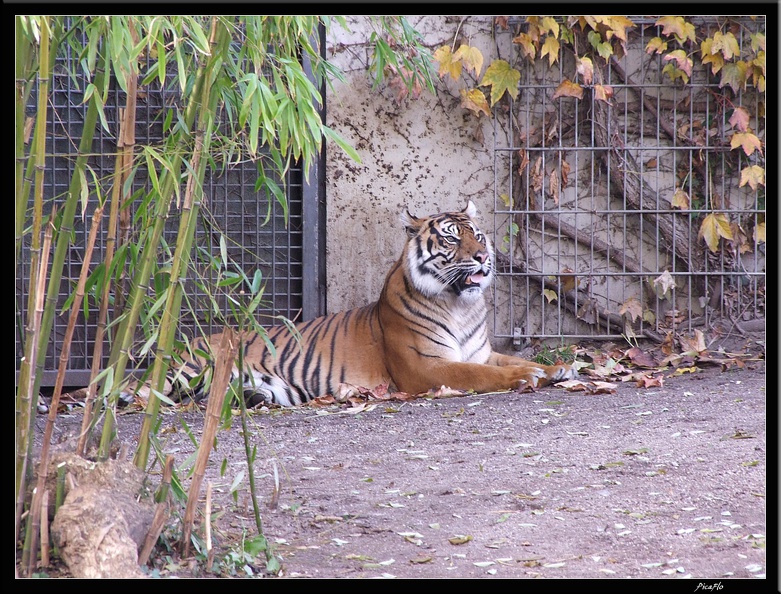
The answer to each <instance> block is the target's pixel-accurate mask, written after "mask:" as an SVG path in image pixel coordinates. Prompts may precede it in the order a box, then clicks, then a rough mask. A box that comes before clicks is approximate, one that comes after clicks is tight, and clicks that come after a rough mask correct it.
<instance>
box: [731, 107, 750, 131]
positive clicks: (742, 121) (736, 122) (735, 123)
mask: <svg viewBox="0 0 781 594" xmlns="http://www.w3.org/2000/svg"><path fill="white" fill-rule="evenodd" d="M748 122H749V114H748V110H747V109H746V108H745V107H736V108H735V111H733V112H732V115H731V116H730V118H729V123H730V126H732V127H733V128H737V129H738V130H740V131H741V132H745V131H746V130H748Z"/></svg>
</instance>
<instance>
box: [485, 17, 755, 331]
mask: <svg viewBox="0 0 781 594" xmlns="http://www.w3.org/2000/svg"><path fill="white" fill-rule="evenodd" d="M630 18H631V19H632V21H633V22H634V23H635V24H637V25H638V26H637V28H636V29H633V30H632V33H631V34H630V37H629V41H628V47H627V49H628V52H627V55H626V57H625V58H622V59H621V60H618V61H614V62H612V63H611V64H610V65H609V66H607V67H606V68H605V69H604V71H600V72H599V73H598V72H596V71H597V68H596V60H595V80H594V83H595V84H597V83H601V84H604V85H609V86H610V88H611V89H612V91H613V96H612V98H611V99H610V107H608V106H607V104H606V103H605V102H600V101H599V100H596V99H595V98H594V97H588V96H586V97H584V100H578V99H575V98H570V97H566V98H557V99H553V95H554V93H555V91H556V89H557V88H558V87H559V85H560V84H561V82H562V81H564V80H565V79H567V80H570V81H571V80H575V79H576V75H575V61H574V57H573V56H572V54H571V53H570V54H569V55H567V54H565V52H562V53H561V56H562V57H561V59H560V60H559V62H558V63H557V64H556V65H554V66H553V67H552V68H548V67H547V64H546V65H545V67H540V66H539V65H530V64H529V62H528V61H526V60H524V61H523V63H522V64H521V65H519V66H518V67H519V69H520V70H521V76H522V78H521V84H520V87H521V91H520V94H519V96H518V97H517V99H516V100H515V101H514V102H512V105H511V108H510V109H509V110H507V111H506V113H504V114H502V115H497V116H496V119H495V125H496V126H497V131H499V130H500V129H501V131H502V132H503V133H497V134H496V135H495V139H496V141H495V142H496V144H495V146H494V164H495V165H494V168H495V172H496V174H495V180H496V182H495V198H494V207H495V208H494V210H495V229H496V232H495V236H494V243H495V246H496V247H497V251H498V252H499V253H498V260H499V272H498V276H497V282H496V288H495V311H494V324H495V335H496V336H497V337H499V338H512V339H513V340H514V341H515V343H516V345H520V344H521V343H523V342H524V341H525V340H526V339H528V338H530V337H537V338H555V339H560V338H561V337H567V338H572V339H578V338H594V339H616V338H621V337H622V335H626V334H627V333H630V334H634V335H636V336H648V337H654V338H657V339H658V338H659V337H661V336H664V335H665V334H666V333H667V332H668V331H670V330H680V331H683V332H691V331H692V330H693V329H694V328H695V327H702V326H706V327H709V328H714V329H716V330H717V332H721V333H729V332H734V331H735V324H736V323H737V322H738V321H740V320H753V319H764V315H765V246H764V243H759V244H755V243H753V242H752V239H751V233H752V230H753V229H755V228H756V227H757V225H758V224H759V223H760V222H762V221H764V215H765V202H764V200H765V198H764V189H763V188H762V187H761V186H760V187H758V188H757V190H756V191H753V190H751V189H750V188H748V187H747V186H746V187H738V184H737V183H735V180H736V179H739V178H740V176H739V172H740V170H741V169H742V168H744V167H746V166H747V165H750V164H757V163H758V164H760V165H762V166H764V156H762V157H760V155H759V154H755V155H753V156H752V157H747V156H746V155H745V154H743V153H742V151H732V150H730V136H731V134H732V132H734V130H732V129H731V125H730V124H729V122H728V120H729V115H728V114H729V113H730V109H731V108H732V107H736V106H740V105H744V106H746V107H747V109H748V111H749V112H750V113H751V114H752V115H753V118H752V122H751V126H752V128H753V129H754V130H755V133H756V134H757V135H759V136H760V138H761V137H763V136H764V133H765V118H764V105H763V104H762V103H761V101H762V100H761V98H760V96H759V94H758V93H756V92H755V91H753V90H752V89H751V85H749V88H748V89H747V90H742V91H741V92H739V93H738V94H737V95H735V96H732V95H729V97H730V100H731V101H732V102H733V105H725V103H724V99H723V95H724V93H723V91H722V89H720V88H719V78H718V77H715V76H712V75H711V72H710V68H708V67H706V68H703V67H701V66H699V67H698V66H697V64H696V62H697V60H695V68H694V71H693V72H692V76H691V80H690V81H689V82H688V84H681V82H680V81H678V82H677V84H672V83H671V82H670V80H669V78H668V77H667V76H666V75H665V74H664V73H663V72H662V71H663V68H664V66H665V64H667V62H664V61H663V59H662V56H661V55H649V54H646V52H645V48H646V45H647V44H648V42H649V40H650V39H651V38H653V37H656V36H660V35H661V28H658V27H656V26H655V24H654V23H655V19H653V18H648V17H630ZM522 20H523V19H521V22H522ZM693 21H694V24H695V26H696V27H697V31H698V39H701V38H702V36H703V35H704V34H706V33H707V34H708V35H712V34H713V32H714V31H717V30H720V29H719V28H720V27H724V23H725V18H719V17H700V18H696V19H693ZM730 22H734V23H736V26H735V27H734V29H735V30H737V31H738V32H739V33H738V34H737V39H738V42H739V43H740V46H741V48H742V50H743V51H744V52H746V53H748V48H749V47H750V45H751V41H750V38H749V35H750V34H751V33H754V32H757V31H759V32H762V33H764V31H765V19H764V17H762V16H760V17H756V18H748V17H745V18H735V19H731V21H730ZM517 23H518V21H516V24H517ZM497 34H499V32H498V31H497ZM696 49H697V50H699V44H697V47H696ZM599 75H604V76H605V78H604V79H602V80H598V79H597V76H599ZM585 92H586V93H592V92H593V89H592V88H588V87H586V89H585ZM757 114H759V117H757ZM504 138H508V139H509V142H506V143H505V142H504V141H503V140H500V139H504ZM736 171H737V172H738V174H737V177H736V174H735V172H736ZM706 178H708V179H707V180H706ZM677 189H681V190H683V191H684V192H685V193H686V194H687V195H688V196H689V197H690V198H691V203H690V205H689V208H684V209H681V208H674V207H673V206H672V204H671V198H672V196H673V195H674V194H675V192H676V190H677ZM709 213H727V215H728V217H729V220H730V221H731V222H732V223H735V224H736V225H737V226H738V227H736V229H737V228H740V229H741V230H742V231H743V232H745V233H746V234H747V235H748V236H749V237H748V242H747V244H748V245H751V246H752V249H751V250H749V251H744V252H742V253H739V252H740V251H741V250H740V249H737V250H736V249H734V248H733V245H734V244H727V243H726V242H722V245H721V248H720V250H719V251H718V252H717V253H712V252H710V251H709V250H708V249H707V248H706V246H705V243H704V242H703V241H702V240H701V239H699V238H698V234H699V230H700V227H701V224H702V221H703V217H705V216H706V215H707V214H709ZM667 275H669V276H667ZM665 283H672V286H671V288H670V289H669V292H668V293H667V294H665V295H664V297H663V298H661V297H660V296H659V293H658V291H659V290H660V288H661V287H663V286H665ZM632 307H639V310H637V311H640V317H639V318H634V319H633V320H631V321H630V322H629V323H628V320H629V318H631V317H632V316H631V315H630V314H628V313H627V311H629V309H628V308H632Z"/></svg>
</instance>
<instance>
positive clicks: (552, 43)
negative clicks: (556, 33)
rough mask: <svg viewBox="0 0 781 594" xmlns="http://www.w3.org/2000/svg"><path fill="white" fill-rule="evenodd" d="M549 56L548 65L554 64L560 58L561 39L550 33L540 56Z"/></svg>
mask: <svg viewBox="0 0 781 594" xmlns="http://www.w3.org/2000/svg"><path fill="white" fill-rule="evenodd" d="M545 56H548V65H549V66H553V64H554V63H555V62H556V60H558V59H559V40H558V39H556V38H555V37H553V36H552V35H548V36H547V37H546V38H545V43H543V44H542V50H541V51H540V58H544V57H545Z"/></svg>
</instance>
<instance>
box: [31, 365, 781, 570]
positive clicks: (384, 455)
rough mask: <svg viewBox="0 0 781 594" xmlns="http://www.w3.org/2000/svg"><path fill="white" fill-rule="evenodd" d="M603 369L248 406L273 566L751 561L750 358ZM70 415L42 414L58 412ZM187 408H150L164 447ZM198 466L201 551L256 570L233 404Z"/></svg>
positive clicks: (754, 531)
mask: <svg viewBox="0 0 781 594" xmlns="http://www.w3.org/2000/svg"><path fill="white" fill-rule="evenodd" d="M615 388H616V391H615V392H614V393H602V394H587V393H584V392H568V391H566V390H564V389H562V388H558V387H547V388H543V389H540V390H538V391H536V392H533V393H521V394H518V393H507V394H493V395H480V396H462V397H451V398H442V399H434V400H428V399H420V400H415V401H410V402H382V403H372V404H369V405H368V406H365V407H363V408H359V410H356V409H354V408H350V407H347V406H346V405H333V406H329V407H323V408H309V407H303V408H298V409H285V410H270V411H268V410H266V411H261V412H257V413H255V414H253V415H251V420H250V422H251V427H252V428H251V432H252V441H253V443H254V444H256V445H257V459H256V462H255V472H256V475H257V482H256V489H255V490H256V493H257V495H258V497H259V501H260V511H261V515H262V520H263V530H264V533H265V535H266V537H267V539H268V540H269V542H270V543H272V545H273V551H274V554H275V555H276V556H277V557H278V558H279V559H280V561H281V568H282V569H281V572H280V575H281V576H283V577H300V578H377V577H397V578H491V577H495V578H535V577H546V578H665V579H675V578H692V579H695V580H698V579H716V580H725V579H730V578H744V579H756V578H765V577H766V572H767V558H766V546H765V543H766V534H767V525H766V503H767V495H766V487H767V481H766V453H767V448H766V443H767V442H766V398H767V394H766V375H765V363H764V361H755V362H752V363H749V364H747V365H746V366H745V367H744V368H743V369H732V370H729V371H721V370H720V369H719V368H718V367H716V366H709V367H705V368H698V369H697V370H696V371H695V372H694V373H682V374H679V375H676V374H673V373H672V372H671V373H669V374H665V380H664V385H663V386H661V387H652V388H639V387H637V385H635V384H634V383H632V382H626V383H617V384H615ZM80 422H81V415H80V413H78V412H74V413H67V414H64V415H60V417H58V422H57V429H56V432H57V434H58V435H60V436H63V435H66V434H68V433H69V432H72V431H73V430H74V428H75V427H77V426H78V424H79V423H80ZM140 423H141V414H138V413H129V414H123V415H121V416H120V417H119V422H118V428H119V437H120V439H121V440H123V441H126V442H129V443H131V444H133V443H134V440H135V438H136V435H137V431H138V427H139V426H140ZM39 425H40V427H41V428H42V427H43V417H42V418H41V421H40V423H39ZM202 425H203V412H202V411H199V410H197V409H195V410H193V409H190V410H186V411H184V410H169V411H167V412H166V413H165V414H164V415H163V427H162V428H161V431H160V439H161V445H162V448H163V450H164V451H165V452H168V453H172V454H174V455H175V457H176V461H177V466H179V465H181V464H183V463H184V461H185V460H186V459H187V458H188V457H189V456H190V455H191V454H192V452H193V451H194V446H193V443H192V440H191V438H190V437H189V436H188V430H186V429H185V428H186V427H187V428H189V430H191V431H192V434H193V435H195V436H196V437H197V436H198V435H200V431H201V429H202ZM275 472H276V475H277V477H278V482H279V491H278V497H276V501H274V499H275V497H274V495H275V478H274V476H275ZM207 480H209V481H211V482H212V487H213V513H214V518H215V519H214V523H213V539H214V543H215V544H214V546H215V559H216V560H217V563H216V564H215V567H216V568H217V569H218V571H219V572H220V573H221V574H222V575H236V576H238V577H243V576H249V575H253V576H260V575H263V574H264V567H265V559H264V557H263V555H262V554H260V555H258V556H255V557H252V556H251V555H246V556H242V555H240V554H239V553H240V551H241V550H242V539H243V538H251V537H252V536H253V535H254V534H255V532H254V520H253V516H252V507H251V502H250V498H249V491H248V482H247V473H246V458H245V455H244V445H243V441H242V437H241V431H240V428H239V423H238V419H237V420H235V423H234V426H233V428H232V429H230V430H227V431H221V432H220V433H219V434H218V444H217V450H216V452H213V454H212V456H211V460H210V463H209V468H208V470H207ZM771 496H772V494H771ZM773 501H774V503H773V505H775V500H773ZM158 548H160V547H158ZM245 548H246V547H245ZM150 565H152V566H154V567H155V568H156V571H154V575H159V576H162V577H166V576H177V577H209V576H214V575H215V574H211V573H209V572H205V571H204V564H203V563H194V562H189V563H188V562H187V560H181V559H179V558H178V557H177V556H176V555H175V554H173V553H170V554H167V553H165V552H164V551H162V550H158V551H157V552H156V553H155V554H154V555H153V560H152V562H150ZM771 565H773V562H772V561H771ZM774 571H775V570H773V569H771V577H772V576H773V572H774Z"/></svg>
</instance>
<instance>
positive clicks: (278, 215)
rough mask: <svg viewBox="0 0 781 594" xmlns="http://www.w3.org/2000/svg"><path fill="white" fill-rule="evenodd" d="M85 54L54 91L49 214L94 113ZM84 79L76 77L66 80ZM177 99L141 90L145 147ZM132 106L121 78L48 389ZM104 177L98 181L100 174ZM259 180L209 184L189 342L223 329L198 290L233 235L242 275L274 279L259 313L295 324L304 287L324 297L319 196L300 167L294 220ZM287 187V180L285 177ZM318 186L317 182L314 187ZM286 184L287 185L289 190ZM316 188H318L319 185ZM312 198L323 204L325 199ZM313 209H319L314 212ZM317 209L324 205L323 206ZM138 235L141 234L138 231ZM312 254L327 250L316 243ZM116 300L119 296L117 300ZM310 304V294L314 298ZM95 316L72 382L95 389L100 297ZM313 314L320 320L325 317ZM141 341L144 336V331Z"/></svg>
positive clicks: (76, 238)
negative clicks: (312, 257) (123, 118)
mask: <svg viewBox="0 0 781 594" xmlns="http://www.w3.org/2000/svg"><path fill="white" fill-rule="evenodd" d="M77 60H78V58H77V56H75V55H73V54H72V53H68V54H67V55H64V56H62V57H60V58H58V60H57V62H56V65H55V69H54V74H53V80H52V86H51V99H50V109H49V121H48V130H47V146H46V150H47V155H48V156H47V162H46V171H45V181H44V200H45V201H46V207H45V209H44V210H45V211H46V212H48V211H50V210H51V205H52V203H53V204H55V205H60V204H62V203H63V202H64V199H65V196H66V195H67V192H68V188H69V184H70V181H71V177H72V175H73V170H74V163H75V159H76V155H77V145H78V142H79V139H80V138H81V131H82V126H83V121H84V116H85V113H86V106H85V105H83V104H82V99H83V90H84V88H85V86H86V84H87V81H86V80H85V79H84V78H83V77H82V76H81V75H80V74H79V68H78V67H77ZM68 71H71V72H76V73H77V75H76V76H75V78H72V77H71V76H70V75H68V74H67V72H68ZM176 101H178V93H177V89H176V87H175V86H172V87H171V88H155V87H154V85H151V86H150V87H144V89H143V92H142V93H139V99H138V105H137V111H136V124H135V135H136V144H137V146H138V145H152V146H159V145H160V144H161V142H162V138H163V121H164V118H165V114H166V110H167V109H168V108H170V107H172V106H173V105H174V104H175V102H176ZM35 102H36V93H35V91H34V92H33V93H32V96H31V99H30V102H29V103H28V110H29V112H30V113H32V112H34V110H35ZM124 105H125V99H124V93H123V91H122V90H121V89H119V86H118V85H116V84H115V83H114V81H112V91H111V95H110V97H109V100H108V101H106V105H105V109H104V112H105V115H106V124H107V126H108V129H109V131H106V130H105V129H104V128H103V126H101V125H99V126H98V131H97V132H96V137H95V140H94V143H93V154H92V155H91V156H90V157H89V161H88V167H89V169H90V173H88V181H89V186H90V191H91V192H92V194H91V196H90V200H89V203H88V207H87V210H86V212H85V213H84V215H83V216H77V219H76V221H75V227H74V230H73V233H72V242H71V246H70V248H69V252H68V254H67V257H66V261H65V270H64V271H63V281H62V283H61V287H60V292H59V298H58V314H59V315H56V316H55V319H54V325H53V328H52V333H51V338H50V341H49V345H48V350H47V356H46V363H45V372H44V377H43V379H42V385H44V386H47V385H49V386H50V385H53V384H54V380H55V377H56V376H55V373H56V371H55V370H56V367H57V364H58V357H59V353H60V348H61V341H62V338H63V336H64V334H65V329H66V326H67V320H68V316H69V312H68V311H62V306H63V304H65V301H66V299H67V298H68V296H69V295H70V294H71V292H72V291H73V290H74V289H75V286H76V282H77V280H78V277H79V274H80V270H81V264H82V261H83V259H84V253H85V247H86V240H87V235H88V233H89V227H90V224H91V218H92V213H93V211H94V208H95V206H96V203H97V200H96V199H95V198H96V196H95V193H94V192H95V188H96V187H102V188H103V190H101V191H103V192H105V191H107V190H106V188H109V187H110V179H111V176H112V174H113V170H114V166H115V154H116V152H117V144H116V133H117V131H118V130H119V114H118V107H119V106H124ZM93 175H94V176H95V178H96V179H98V180H100V183H99V184H95V183H93V179H94V178H93V177H92V176H93ZM256 180H257V165H256V164H255V163H252V162H250V161H248V160H247V161H243V162H240V163H238V164H232V165H230V166H228V167H227V168H226V169H225V170H224V171H223V170H219V171H216V172H215V171H212V170H211V169H208V168H207V173H206V178H205V180H204V201H203V203H202V206H201V213H200V218H199V221H198V229H197V231H196V237H195V240H194V251H193V255H192V258H193V262H194V270H193V271H191V272H190V273H189V274H188V277H187V281H186V284H185V294H186V302H185V304H183V308H182V317H181V319H180V323H179V332H180V335H181V334H184V335H187V336H188V337H193V336H197V335H200V334H201V333H202V332H213V331H216V330H217V329H218V327H217V326H216V319H215V316H214V313H213V306H212V303H211V301H210V299H209V298H208V297H207V295H206V294H205V293H204V291H202V290H201V288H200V287H199V286H198V282H197V279H198V277H199V276H202V279H203V282H204V283H205V284H207V285H208V284H212V286H213V282H214V281H216V278H212V277H210V276H209V275H214V272H213V271H210V269H209V268H208V267H207V266H205V265H204V262H206V261H207V260H208V258H209V257H216V258H219V257H220V235H221V234H222V235H224V236H225V237H226V238H227V242H226V246H227V253H228V256H229V258H230V259H231V260H232V261H233V263H234V264H235V266H236V268H237V269H238V268H241V269H242V270H243V271H244V272H245V273H246V274H248V275H249V277H250V278H252V274H253V273H254V271H255V270H256V269H260V271H261V272H262V275H263V280H264V282H265V292H264V301H263V303H262V304H261V306H260V307H259V309H258V310H257V311H256V315H257V317H258V318H259V320H260V321H261V323H263V324H264V325H271V324H274V323H277V320H276V319H275V316H285V317H287V318H289V319H297V318H298V319H300V317H301V309H302V303H303V301H304V293H305V290H307V289H305V286H306V287H309V289H308V290H310V291H315V292H317V291H320V290H322V287H321V286H320V283H321V282H322V279H321V278H320V277H319V276H318V275H317V274H316V273H311V274H310V275H309V276H310V278H309V279H308V280H307V281H305V279H304V261H305V259H306V257H307V256H305V255H304V236H305V235H307V236H309V237H313V236H317V235H318V234H319V233H320V230H319V229H318V228H315V227H316V226H317V225H319V224H320V222H319V220H318V217H317V216H309V217H308V218H307V223H306V225H305V217H304V211H305V206H304V196H305V194H307V193H308V194H310V195H312V192H311V191H306V192H305V187H306V188H309V187H311V186H307V185H306V184H305V182H304V179H303V173H302V170H301V168H300V167H298V166H294V167H293V168H291V169H290V171H289V173H288V175H287V179H286V180H285V184H284V187H285V191H286V196H287V202H288V209H289V210H288V219H287V222H286V221H285V213H284V212H283V210H282V208H281V206H280V205H279V204H278V203H277V201H276V200H275V198H274V197H273V196H267V195H266V193H265V192H264V191H260V192H259V191H256V190H255V182H256ZM277 181H278V182H279V180H277ZM314 183H315V184H316V180H315V182H314ZM148 184H149V182H148V181H147V175H146V169H145V167H144V166H143V165H140V166H139V169H138V172H137V173H136V175H135V177H134V180H133V186H132V190H131V192H134V193H135V192H138V193H139V195H141V194H143V193H144V192H143V190H146V189H148ZM280 185H282V184H281V183H280ZM315 187H316V186H315ZM310 200H315V201H316V200H317V195H316V193H315V194H314V195H313V197H312V198H310ZM138 208H140V203H139V200H136V201H135V202H134V203H133V204H132V205H131V207H130V208H129V211H128V213H129V215H130V220H131V221H134V220H135V218H134V217H135V215H136V212H137V209H138ZM308 208H310V209H311V208H312V207H311V206H309V207H308ZM315 208H317V206H316V202H315ZM107 222H108V216H107V213H106V215H105V216H104V217H103V228H102V229H101V230H100V231H99V233H98V238H97V242H96V245H95V251H94V253H93V256H92V261H93V265H92V268H93V269H94V267H95V266H97V265H98V263H100V262H102V261H103V260H104V256H105V253H106V240H107V236H108V231H107V229H106V226H107ZM177 226H178V219H177V218H176V217H170V218H169V222H167V224H166V229H165V232H164V238H163V242H162V245H163V248H161V250H162V251H161V254H160V257H161V261H165V259H166V258H170V257H171V254H172V252H173V247H174V245H175V243H176V236H177ZM131 233H132V234H137V233H138V230H137V229H135V228H134V229H132V230H131ZM312 249H318V247H317V246H316V245H315V246H312ZM29 268H30V252H29V236H28V237H27V238H25V241H24V243H23V246H22V254H21V258H20V265H19V266H18V269H17V278H16V310H17V316H16V343H15V344H16V371H17V374H18V371H19V361H20V359H21V357H22V354H23V342H22V340H23V336H24V333H23V330H24V324H25V323H26V315H27V312H26V311H25V308H26V304H27V297H28V292H29V277H30V269H29ZM114 297H118V296H117V295H115V296H114ZM310 298H311V297H310ZM87 301H88V302H89V304H90V305H89V307H90V309H89V310H88V311H87V312H84V311H82V313H81V314H80V316H79V320H78V322H77V327H76V331H75V334H74V338H73V343H72V346H71V354H70V361H69V365H68V377H67V379H66V385H86V381H88V379H89V369H90V367H91V360H92V352H93V342H94V338H95V332H96V328H97V305H96V301H95V299H94V295H93V298H92V299H90V298H89V296H88V298H87ZM217 303H218V308H219V309H220V310H221V312H222V313H223V314H224V315H225V314H227V313H228V312H229V311H230V309H229V307H228V304H227V296H226V295H219V296H218V297H217ZM314 313H317V312H316V311H315V312H314ZM138 339H139V341H142V340H143V339H144V337H143V336H141V335H140V334H139V336H138ZM104 353H106V354H104V360H103V364H104V365H105V364H106V363H107V361H108V349H104Z"/></svg>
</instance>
